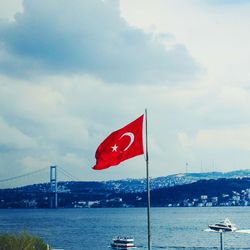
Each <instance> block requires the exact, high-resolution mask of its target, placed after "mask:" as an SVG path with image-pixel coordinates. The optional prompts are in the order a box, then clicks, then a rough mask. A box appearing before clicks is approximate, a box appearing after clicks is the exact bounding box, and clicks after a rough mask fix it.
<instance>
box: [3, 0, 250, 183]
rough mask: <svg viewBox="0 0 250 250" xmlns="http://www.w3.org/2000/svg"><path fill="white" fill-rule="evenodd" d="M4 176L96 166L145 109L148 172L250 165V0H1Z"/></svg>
mask: <svg viewBox="0 0 250 250" xmlns="http://www.w3.org/2000/svg"><path fill="white" fill-rule="evenodd" d="M0 5H1V8H0V107H1V108H0V176H1V178H0V179H4V178H8V177H11V176H15V175H22V174H25V173H28V172H31V171H36V170H39V169H41V168H44V167H46V166H48V167H49V166H50V165H52V164H56V165H58V166H61V167H63V168H64V169H65V170H67V171H69V172H70V173H71V174H72V175H74V176H77V178H79V179H80V180H108V179H122V178H141V177H144V176H145V162H144V157H143V156H139V157H136V158H133V159H131V160H129V161H125V162H124V163H123V164H121V165H120V166H118V167H114V168H110V169H108V170H105V171H93V170H92V169H91V167H92V166H93V165H94V164H95V158H94V154H95V151H96V148H97V147H98V145H99V143H100V142H101V141H102V140H103V139H104V138H105V137H106V136H107V135H108V134H109V133H110V132H112V131H114V130H116V129H118V128H120V127H122V126H124V125H126V124H127V123H129V122H130V121H132V120H134V119H136V118H137V117H139V116H140V115H141V114H143V112H144V109H145V108H147V109H148V132H149V156H150V175H151V176H153V177H156V176H163V175H168V174H173V173H180V172H185V171H186V162H188V171H189V172H201V171H213V170H216V171H217V170H218V171H231V170H235V169H247V168H250V70H249V65H250V32H249V24H250V16H249V12H250V1H249V0H221V1H216V0H188V1H187V0H175V1H171V0H120V1H119V0H75V1H68V0H60V1H59V0H42V1H41V0H0Z"/></svg>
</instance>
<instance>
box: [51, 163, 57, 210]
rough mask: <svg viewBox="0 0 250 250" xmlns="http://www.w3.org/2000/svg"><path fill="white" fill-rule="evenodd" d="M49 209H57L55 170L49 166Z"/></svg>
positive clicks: (54, 167)
mask: <svg viewBox="0 0 250 250" xmlns="http://www.w3.org/2000/svg"><path fill="white" fill-rule="evenodd" d="M50 192H51V195H50V208H57V169H56V166H50Z"/></svg>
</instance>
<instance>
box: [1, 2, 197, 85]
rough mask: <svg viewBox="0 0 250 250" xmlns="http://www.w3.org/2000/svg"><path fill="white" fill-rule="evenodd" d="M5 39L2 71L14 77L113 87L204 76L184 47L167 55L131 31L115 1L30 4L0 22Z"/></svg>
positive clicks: (149, 36)
mask: <svg viewBox="0 0 250 250" xmlns="http://www.w3.org/2000/svg"><path fill="white" fill-rule="evenodd" d="M0 34H1V40H0V42H1V43H2V49H4V50H5V53H6V54H7V56H5V57H7V59H8V60H7V59H6V58H5V60H4V59H3V58H2V60H0V65H1V72H2V73H4V74H8V75H10V74H11V75H13V74H14V75H17V76H19V77H30V76H33V77H34V76H35V75H37V74H41V73H42V72H43V73H45V72H47V73H51V74H53V73H56V74H58V73H60V74H72V73H80V74H81V73H84V74H90V75H93V76H96V77H98V78H101V79H104V80H105V81H106V82H113V83H124V84H129V83H142V82H143V83H154V84H155V83H161V84H173V83H174V82H183V81H186V80H191V79H195V78H196V77H197V75H198V74H199V73H200V69H199V66H198V64H197V63H196V62H195V61H194V60H193V58H192V57H191V56H190V54H189V52H188V50H187V49H186V48H185V46H183V44H173V45H172V47H171V48H169V49H168V50H166V49H165V48H164V46H163V45H162V44H161V43H160V42H159V41H158V40H157V39H153V36H152V34H149V33H145V32H143V31H142V30H140V29H136V28H134V27H131V26H129V25H128V24H127V23H126V22H125V20H124V19H122V18H121V17H120V10H119V5H118V2H116V1H112V0H109V1H100V0H85V1H80V0H77V1H74V2H72V3H69V2H68V1H66V0H62V1H60V3H59V2H58V1H56V0H53V1H51V0H47V2H46V1H42V2H41V1H33V0H24V11H23V13H19V14H18V15H16V17H15V22H9V23H8V22H7V23H2V24H1V23H0ZM2 53H3V52H2ZM20 58H21V59H22V61H23V62H24V64H23V65H22V64H20ZM27 66H28V67H27Z"/></svg>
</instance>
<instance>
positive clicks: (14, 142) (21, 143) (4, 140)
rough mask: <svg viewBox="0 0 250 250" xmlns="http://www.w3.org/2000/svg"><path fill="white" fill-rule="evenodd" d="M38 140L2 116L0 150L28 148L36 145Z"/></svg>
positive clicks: (0, 122)
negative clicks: (8, 122)
mask: <svg viewBox="0 0 250 250" xmlns="http://www.w3.org/2000/svg"><path fill="white" fill-rule="evenodd" d="M36 146H37V144H36V141H35V140H34V139H33V138H31V137H29V136H27V135H26V134H24V133H23V132H22V131H20V130H19V129H18V128H16V127H13V126H10V125H9V124H7V123H6V122H5V121H4V119H3V118H2V117H0V150H1V151H12V150H16V149H28V148H34V147H36Z"/></svg>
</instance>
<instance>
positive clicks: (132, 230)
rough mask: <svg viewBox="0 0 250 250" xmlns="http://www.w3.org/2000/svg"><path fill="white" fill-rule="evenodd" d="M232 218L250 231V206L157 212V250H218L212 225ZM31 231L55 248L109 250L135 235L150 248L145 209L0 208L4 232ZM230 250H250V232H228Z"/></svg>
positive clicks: (154, 248)
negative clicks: (117, 241) (119, 238)
mask: <svg viewBox="0 0 250 250" xmlns="http://www.w3.org/2000/svg"><path fill="white" fill-rule="evenodd" d="M225 218H229V219H230V220H231V221H232V222H233V223H235V224H237V225H238V227H239V228H240V229H250V207H218V208H217V207H210V208H206V207H199V208H198V207H197V208H196V207H195V208H152V209H151V231H152V250H158V249H169V250H171V249H172V250H173V249H175V250H176V249H183V250H184V249H185V250H192V249H194V250H198V249H200V250H205V249H219V246H220V236H219V234H218V233H211V232H205V231H204V229H207V226H208V224H211V223H216V222H219V221H220V220H223V219H225ZM22 231H27V232H30V233H32V234H35V235H38V236H40V237H41V238H43V239H44V240H45V241H46V242H48V243H49V244H50V245H51V246H53V247H55V248H63V249H65V250H85V249H86V250H108V249H110V243H111V240H112V238H113V237H114V236H133V237H134V239H135V244H136V246H137V247H138V249H142V250H143V249H147V212H146V208H100V209H99V208H97V209H86V208H85V209H55V210H53V209H1V210H0V232H1V233H3V232H22ZM223 238H224V245H225V249H250V234H238V233H225V234H224V237H223Z"/></svg>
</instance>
